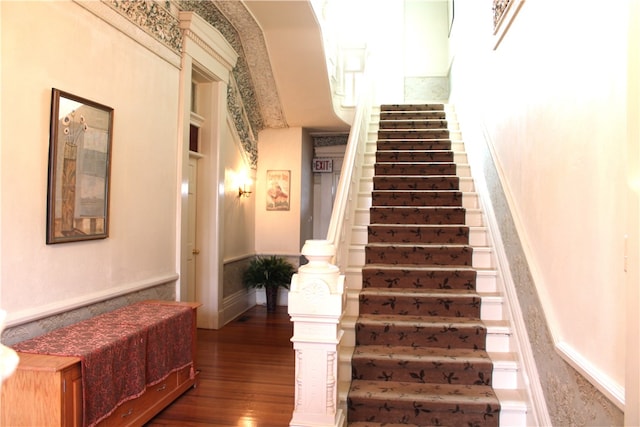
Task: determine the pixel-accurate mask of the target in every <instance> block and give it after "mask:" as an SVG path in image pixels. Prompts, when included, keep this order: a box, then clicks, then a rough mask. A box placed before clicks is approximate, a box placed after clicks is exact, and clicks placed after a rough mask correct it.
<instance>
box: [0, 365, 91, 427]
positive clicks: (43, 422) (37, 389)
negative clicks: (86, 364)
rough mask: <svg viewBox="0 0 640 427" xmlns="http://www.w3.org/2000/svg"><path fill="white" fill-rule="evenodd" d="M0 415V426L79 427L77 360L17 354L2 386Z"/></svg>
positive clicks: (80, 411)
mask: <svg viewBox="0 0 640 427" xmlns="http://www.w3.org/2000/svg"><path fill="white" fill-rule="evenodd" d="M0 414H1V416H0V421H1V422H0V424H1V425H3V426H12V427H20V426H25V427H32V426H43V427H44V426H52V427H53V426H60V427H80V426H82V371H81V368H80V359H79V358H77V357H61V356H47V355H41V354H25V353H20V364H19V365H18V368H17V369H16V372H15V373H14V374H13V375H12V376H11V377H10V378H9V379H7V380H6V381H5V382H4V383H3V384H2V397H1V401H0Z"/></svg>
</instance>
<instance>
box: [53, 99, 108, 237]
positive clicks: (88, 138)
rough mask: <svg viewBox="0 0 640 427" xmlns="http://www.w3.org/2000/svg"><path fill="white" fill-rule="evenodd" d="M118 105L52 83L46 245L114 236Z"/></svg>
mask: <svg viewBox="0 0 640 427" xmlns="http://www.w3.org/2000/svg"><path fill="white" fill-rule="evenodd" d="M112 134H113V108H110V107H107V106H105V105H102V104H99V103H97V102H94V101H90V100H88V99H85V98H82V97H79V96H76V95H72V94H70V93H67V92H63V91H61V90H59V89H55V88H53V89H52V91H51V117H50V132H49V174H48V178H49V180H48V187H47V244H54V243H64V242H76V241H81V240H93V239H104V238H107V237H108V236H109V177H110V173H111V141H112Z"/></svg>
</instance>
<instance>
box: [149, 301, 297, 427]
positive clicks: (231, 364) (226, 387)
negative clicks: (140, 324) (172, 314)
mask: <svg viewBox="0 0 640 427" xmlns="http://www.w3.org/2000/svg"><path fill="white" fill-rule="evenodd" d="M292 335H293V324H292V323H291V321H290V319H289V315H288V314H287V307H280V306H279V307H277V311H276V313H270V314H269V313H267V311H266V307H264V306H256V307H254V308H252V309H250V310H249V311H247V312H246V313H245V314H244V315H242V316H241V317H240V318H238V319H236V320H234V321H233V322H231V323H229V324H227V325H225V326H224V327H223V328H221V329H219V330H205V329H199V330H198V359H197V367H198V370H199V371H200V377H199V385H198V387H196V388H193V389H190V390H188V391H187V392H186V393H185V394H184V395H182V396H181V397H179V398H178V399H177V400H176V401H175V402H174V403H173V404H171V406H169V407H168V408H166V409H165V410H164V411H163V412H161V413H160V414H158V415H157V416H156V417H155V418H154V419H152V420H151V421H150V422H149V423H148V424H146V426H148V427H153V426H180V427H196V426H197V427H202V426H207V427H212V426H235V427H284V426H288V425H289V421H290V420H291V415H292V413H293V402H294V370H295V368H294V352H293V344H292V343H291V342H290V341H289V340H290V339H291V336H292Z"/></svg>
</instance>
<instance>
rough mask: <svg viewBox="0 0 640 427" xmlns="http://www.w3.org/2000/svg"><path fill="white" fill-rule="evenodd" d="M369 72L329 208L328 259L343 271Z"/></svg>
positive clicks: (367, 111) (368, 104) (367, 117)
mask: <svg viewBox="0 0 640 427" xmlns="http://www.w3.org/2000/svg"><path fill="white" fill-rule="evenodd" d="M369 76H371V73H370V72H369V71H365V74H364V76H363V83H364V84H363V85H362V91H361V92H360V94H359V96H358V103H357V105H356V112H355V116H354V119H353V124H352V125H351V132H349V138H348V140H347V148H346V151H345V156H344V160H343V163H342V171H341V173H340V180H339V181H338V188H337V189H336V196H335V199H334V203H333V210H332V211H331V219H330V222H329V229H328V231H327V239H326V240H327V241H328V242H329V243H330V244H332V245H333V246H334V248H335V250H336V254H335V256H334V259H333V260H332V262H333V263H334V264H335V265H337V266H338V267H339V268H340V271H342V272H344V267H345V266H346V263H347V262H348V251H349V248H348V246H349V244H350V235H351V227H352V226H353V218H354V213H355V208H356V207H357V203H358V185H359V181H360V176H361V174H362V164H363V161H364V150H365V143H366V141H367V132H368V129H369V124H370V121H371V108H372V102H373V99H374V96H373V92H374V90H373V80H372V79H371V78H370V77H369Z"/></svg>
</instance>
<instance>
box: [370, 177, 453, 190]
mask: <svg viewBox="0 0 640 427" xmlns="http://www.w3.org/2000/svg"><path fill="white" fill-rule="evenodd" d="M459 188H460V179H459V178H458V177H457V176H432V177H417V176H416V177H396V176H388V177H376V178H374V179H373V190H458V189H459Z"/></svg>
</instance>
